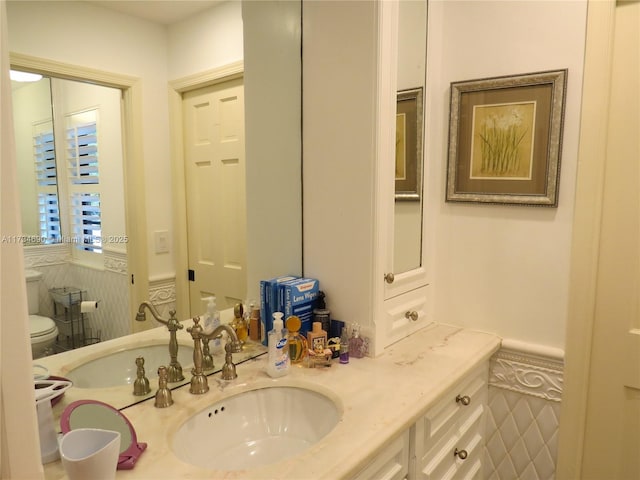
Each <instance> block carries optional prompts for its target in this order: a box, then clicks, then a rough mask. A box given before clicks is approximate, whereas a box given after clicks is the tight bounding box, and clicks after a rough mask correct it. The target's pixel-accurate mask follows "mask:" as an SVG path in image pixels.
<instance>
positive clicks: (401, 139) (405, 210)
mask: <svg viewBox="0 0 640 480" xmlns="http://www.w3.org/2000/svg"><path fill="white" fill-rule="evenodd" d="M426 49H427V0H410V1H401V2H398V56H397V58H398V68H397V88H398V99H397V111H396V169H395V171H396V182H395V183H396V188H395V209H394V225H395V229H394V242H393V243H394V252H393V273H394V274H396V275H397V274H399V273H404V272H408V271H410V270H414V269H416V268H419V267H421V266H422V245H423V229H422V224H423V216H422V212H423V203H424V191H423V181H422V179H423V172H424V145H423V140H424V111H425V109H424V98H425V93H424V92H425V77H426V67H425V65H426V59H427V55H426Z"/></svg>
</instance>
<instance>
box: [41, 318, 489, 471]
mask: <svg viewBox="0 0 640 480" xmlns="http://www.w3.org/2000/svg"><path fill="white" fill-rule="evenodd" d="M499 346H500V339H499V338H498V337H496V336H494V335H490V334H487V333H481V332H475V331H471V330H467V329H463V328H459V327H454V326H449V325H442V324H432V325H430V326H427V327H425V328H424V329H422V330H420V331H418V332H416V333H414V334H412V335H411V336H409V337H407V338H405V339H403V340H401V341H399V342H397V343H396V344H394V345H392V346H390V347H388V348H387V349H386V350H385V351H384V352H383V353H382V354H381V355H380V356H378V357H376V358H375V359H373V358H362V359H359V358H352V359H351V361H350V363H349V364H347V365H341V364H339V363H338V361H337V359H336V360H334V364H333V365H332V366H331V367H330V368H316V369H308V368H302V367H298V366H293V367H292V368H291V372H290V373H289V375H287V376H285V377H281V378H278V379H271V378H270V377H269V376H268V375H267V374H266V373H265V367H266V358H265V356H262V357H259V358H258V359H255V360H251V361H247V362H245V363H243V364H241V365H239V366H238V367H237V372H238V378H237V379H235V380H233V381H223V380H221V379H220V374H219V373H217V374H215V375H213V376H211V377H209V386H210V387H211V389H210V391H209V392H207V393H206V394H204V395H192V394H190V393H189V387H188V386H184V387H181V388H179V389H176V390H174V391H173V400H174V405H172V406H171V407H168V408H163V409H159V408H155V407H154V406H153V400H148V401H145V402H143V403H139V404H137V405H134V406H131V407H129V408H126V409H124V410H123V411H122V413H123V414H124V415H125V416H126V417H127V418H128V419H129V420H130V421H131V423H132V424H133V426H134V428H135V429H136V432H137V436H138V441H139V442H146V443H147V444H148V448H147V450H146V451H145V452H144V453H143V454H142V456H141V457H140V459H139V461H138V463H137V464H136V466H135V468H134V469H133V470H119V471H118V472H117V475H116V478H117V479H118V480H122V479H125V480H126V479H151V478H153V479H161V478H166V479H169V478H170V479H176V478H194V479H195V478H209V479H212V478H213V479H252V480H253V479H275V478H282V479H296V480H301V479H324V478H331V479H337V478H349V477H351V476H353V475H354V474H355V473H357V472H358V471H359V470H360V469H361V468H362V467H364V466H365V465H366V464H367V463H368V462H369V461H370V460H372V459H373V458H374V455H375V454H376V451H377V450H378V449H380V448H381V447H383V446H384V445H385V444H386V443H387V442H388V441H389V440H390V439H392V438H394V437H395V436H397V435H399V434H400V433H402V432H404V431H405V430H406V429H407V428H409V427H410V426H411V425H412V424H413V423H414V422H415V421H416V420H417V419H418V418H419V417H420V416H421V415H422V414H424V412H425V411H426V410H427V409H428V408H429V407H430V406H431V405H433V404H434V402H435V401H437V400H438V399H439V397H440V396H442V395H443V394H444V392H445V391H446V390H447V389H448V388H449V387H451V386H452V385H453V384H454V383H455V382H456V381H457V380H459V379H460V378H461V377H462V376H464V375H465V374H467V373H469V372H470V371H471V370H472V369H473V368H474V367H475V366H476V365H478V364H479V363H480V362H483V361H485V360H487V359H488V358H489V357H490V356H491V355H492V354H493V353H494V352H495V351H497V349H498V348H499ZM188 376H190V375H189V374H188ZM274 385H283V386H298V387H305V388H310V389H312V390H317V391H319V392H323V393H326V394H328V395H329V396H331V397H332V398H334V399H336V400H337V402H338V404H340V406H341V407H342V410H343V416H342V419H341V420H340V422H339V423H338V425H337V426H336V427H335V428H334V429H333V430H332V431H331V432H330V433H329V434H328V435H327V436H326V437H324V438H323V439H322V440H321V441H319V442H318V443H316V444H315V445H313V446H312V447H310V448H309V449H308V450H306V451H305V452H304V453H302V454H300V455H298V456H296V457H293V458H290V459H287V460H283V461H280V462H277V463H274V464H271V465H267V466H264V467H260V468H255V469H252V470H245V471H214V470H208V469H203V468H199V467H195V466H192V465H188V464H186V463H183V462H182V461H180V460H179V459H178V458H177V457H176V456H175V455H174V454H173V453H172V451H171V447H170V445H171V439H172V436H173V434H174V433H175V432H176V431H177V430H178V428H179V427H180V425H181V424H182V423H183V422H184V421H185V420H186V419H187V418H189V417H190V416H191V415H193V414H195V413H197V412H199V411H201V410H203V409H205V408H206V407H207V406H209V405H211V404H213V403H215V402H217V401H219V400H221V399H223V398H225V397H228V396H231V395H234V394H236V393H240V392H243V391H246V390H252V389H255V388H260V387H266V386H274ZM309 415H313V412H311V411H310V412H309ZM221 434H223V433H221ZM45 478H47V479H49V480H57V479H63V478H65V474H64V471H63V469H62V465H61V462H59V461H57V462H53V463H49V464H47V465H45Z"/></svg>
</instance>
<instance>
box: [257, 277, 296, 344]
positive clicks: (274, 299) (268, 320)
mask: <svg viewBox="0 0 640 480" xmlns="http://www.w3.org/2000/svg"><path fill="white" fill-rule="evenodd" d="M297 278H299V277H297V276H296V275H284V276H280V277H275V278H272V279H270V280H261V281H260V317H261V318H260V323H262V333H261V340H262V344H263V345H266V344H267V333H268V332H269V331H270V330H272V329H273V313H274V312H283V313H284V310H283V309H282V308H281V307H280V302H279V297H278V293H279V292H278V284H279V283H282V282H287V281H291V280H295V279H297ZM283 320H284V319H283Z"/></svg>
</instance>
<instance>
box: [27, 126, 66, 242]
mask: <svg viewBox="0 0 640 480" xmlns="http://www.w3.org/2000/svg"><path fill="white" fill-rule="evenodd" d="M33 158H34V163H35V172H36V192H37V195H38V223H39V228H40V237H41V238H42V239H43V242H45V243H55V242H59V241H60V207H59V204H58V184H57V175H56V173H57V172H56V150H55V141H54V135H53V123H52V122H51V121H49V120H47V121H44V122H37V123H34V125H33Z"/></svg>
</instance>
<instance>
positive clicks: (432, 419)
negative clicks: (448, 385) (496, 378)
mask: <svg viewBox="0 0 640 480" xmlns="http://www.w3.org/2000/svg"><path fill="white" fill-rule="evenodd" d="M488 375H489V367H488V364H487V365H483V366H482V368H480V369H479V370H476V371H475V372H474V373H472V374H471V375H469V376H467V377H465V378H464V379H463V380H461V381H460V382H459V383H458V384H456V385H455V386H454V387H453V388H452V389H450V390H449V391H448V392H447V393H446V394H445V396H444V397H443V398H442V399H441V400H440V401H439V402H438V403H436V405H435V406H434V407H432V408H431V409H429V411H428V412H427V413H426V414H425V415H424V416H423V417H422V419H421V420H420V421H422V422H424V440H425V447H426V448H429V444H431V443H433V442H435V441H437V439H438V438H439V436H441V435H443V434H444V433H445V432H446V431H447V429H449V428H450V427H451V426H452V425H453V424H454V422H457V423H462V422H464V420H465V419H466V417H467V416H471V415H473V414H474V413H476V414H477V412H476V410H477V409H478V408H479V409H480V410H482V409H483V407H484V405H485V404H486V402H487V379H488Z"/></svg>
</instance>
